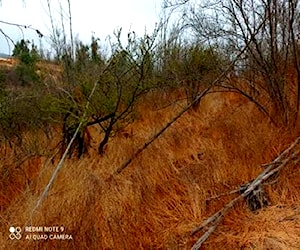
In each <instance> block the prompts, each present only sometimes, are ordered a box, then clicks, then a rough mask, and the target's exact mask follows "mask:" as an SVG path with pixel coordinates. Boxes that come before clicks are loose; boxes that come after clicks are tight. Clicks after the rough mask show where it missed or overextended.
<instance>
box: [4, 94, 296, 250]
mask: <svg viewBox="0 0 300 250" xmlns="http://www.w3.org/2000/svg"><path fill="white" fill-rule="evenodd" d="M151 95H152V96H150V97H147V98H148V99H145V102H144V103H143V104H140V106H139V109H140V110H139V111H140V112H139V113H140V115H139V117H138V118H137V120H136V121H134V123H133V124H130V125H129V126H128V127H126V128H125V129H124V130H123V131H122V132H121V133H119V134H118V135H117V136H115V137H113V138H111V139H110V141H109V144H108V147H107V149H106V154H105V155H103V156H101V157H100V156H98V155H97V154H96V153H95V152H93V151H92V152H90V156H88V157H86V158H83V159H82V160H78V161H77V160H76V161H75V160H67V161H66V162H65V165H64V167H63V168H62V169H61V171H60V173H59V175H58V178H57V179H56V180H55V182H54V185H53V187H52V188H51V190H50V192H49V194H48V196H47V198H46V199H45V200H44V202H43V203H42V205H41V206H40V207H39V208H38V209H37V210H36V211H33V209H34V207H35V205H36V203H37V200H38V199H39V197H40V195H41V193H42V192H43V190H44V188H45V186H46V184H47V182H48V181H49V179H50V177H51V174H52V172H53V170H54V168H55V166H54V165H51V164H50V163H49V162H48V161H47V160H46V159H45V158H32V159H30V160H28V161H26V162H24V163H22V164H21V168H15V167H14V165H13V164H14V158H13V155H5V154H3V155H1V157H2V159H3V161H2V163H1V165H0V172H1V179H0V184H1V189H0V202H1V214H0V218H1V220H0V221H1V222H0V229H1V232H2V235H1V237H0V246H1V248H2V249H189V248H190V247H191V246H192V245H193V244H194V243H195V242H196V240H197V237H199V234H197V235H195V236H193V237H191V236H190V232H191V230H192V229H193V228H194V227H196V226H198V225H199V224H200V223H201V222H202V221H203V220H204V219H205V218H207V217H208V216H209V215H211V214H212V213H214V212H215V211H217V210H218V209H220V208H221V207H222V206H223V205H224V204H225V203H226V202H228V201H229V200H230V199H231V198H233V197H234V195H227V196H222V197H221V198H219V199H210V198H211V197H213V196H215V195H218V194H221V193H226V192H230V191H231V190H234V189H237V188H238V187H239V186H240V185H242V184H243V183H245V182H248V181H250V180H251V179H253V178H255V176H256V175H257V174H258V173H260V172H261V171H262V168H261V167H260V166H261V165H262V164H264V163H267V162H269V161H271V160H272V159H273V158H274V157H275V156H276V155H277V154H279V153H280V152H281V151H282V150H283V149H284V148H285V147H287V146H288V145H289V143H290V142H291V141H292V140H293V139H294V138H295V136H296V135H297V131H298V130H297V129H294V130H293V131H290V130H288V129H284V128H276V127H275V126H273V125H272V124H270V123H269V122H268V120H267V118H266V117H264V116H263V115H262V114H261V113H260V112H259V111H258V110H257V108H256V107H255V106H254V105H253V104H252V103H249V102H248V101H245V99H243V98H241V97H239V96H236V95H234V94H226V93H215V94H211V95H208V96H206V97H205V98H204V99H203V101H202V103H201V104H200V106H199V109H198V110H197V111H195V110H194V111H189V112H187V113H186V114H184V115H183V116H182V117H181V118H180V119H179V120H178V121H177V122H176V123H174V124H173V125H172V126H171V127H170V128H169V129H168V130H167V131H166V132H165V133H164V134H163V135H162V136H161V137H159V138H158V139H157V140H156V141H155V142H154V143H153V144H151V145H150V146H149V147H148V148H147V150H145V151H144V152H142V153H141V154H140V155H139V156H138V157H137V158H136V159H134V161H133V162H132V163H131V165H129V166H128V168H127V169H126V170H124V172H122V173H121V174H120V175H118V176H115V177H114V178H111V179H108V177H109V176H110V175H111V174H112V173H113V172H114V170H116V169H117V168H118V167H119V166H120V165H121V164H122V163H123V162H124V161H126V160H127V159H128V158H130V157H131V156H132V155H133V154H134V152H135V150H136V149H137V148H139V147H140V145H143V143H145V141H146V140H147V138H150V136H151V135H153V134H154V133H156V132H157V131H159V129H160V128H161V127H162V126H163V125H164V124H165V123H166V122H168V121H169V119H170V118H171V117H172V116H173V115H174V114H175V113H176V112H177V111H178V110H179V109H180V105H182V104H183V102H181V103H180V102H179V103H177V104H173V105H169V106H168V107H167V108H164V109H161V107H162V106H163V105H162V103H157V102H152V101H151V100H154V99H156V100H157V99H158V98H157V95H159V94H157V93H152V94H151ZM170 95H171V96H172V97H173V96H175V97H176V98H178V96H179V93H172V94H170ZM175 97H174V99H175ZM153 98H154V99H153ZM171 99H172V98H170V100H171ZM166 101H167V100H166ZM93 133H96V131H94V132H93ZM8 163H9V164H8ZM20 169H22V170H23V171H20ZM25 175H26V176H27V178H28V179H29V180H30V182H29V183H27V184H26V181H25V179H26V178H25V179H24V176H25ZM299 175H300V173H299V167H298V165H297V166H288V168H286V169H284V170H283V171H282V173H281V174H280V177H279V179H278V180H277V182H276V183H275V184H273V185H270V186H268V187H267V191H268V195H269V198H270V201H271V205H270V206H269V207H267V208H265V209H263V210H261V211H259V212H258V213H257V214H254V213H252V212H250V211H249V210H248V209H247V207H246V205H245V203H244V202H240V203H239V204H238V205H237V206H236V207H235V208H234V210H233V211H231V212H230V214H228V215H227V216H226V217H225V220H224V222H223V223H222V224H221V225H220V226H219V227H218V228H217V230H216V231H215V232H214V233H213V235H212V236H211V237H210V238H209V239H208V241H207V242H206V243H205V244H204V247H203V249H299V247H300V240H299V239H300V230H299V229H300V217H299V215H300V203H299V200H300V194H299V191H298V190H299V187H300V182H299ZM11 225H16V226H17V225H20V226H22V227H23V226H30V225H33V226H53V225H59V226H64V227H65V232H66V233H68V234H72V236H73V240H70V241H59V240H47V241H43V240H37V241H33V240H25V239H24V238H22V240H20V241H16V240H9V238H8V235H9V232H8V228H9V227H10V226H11ZM24 237H25V233H24Z"/></svg>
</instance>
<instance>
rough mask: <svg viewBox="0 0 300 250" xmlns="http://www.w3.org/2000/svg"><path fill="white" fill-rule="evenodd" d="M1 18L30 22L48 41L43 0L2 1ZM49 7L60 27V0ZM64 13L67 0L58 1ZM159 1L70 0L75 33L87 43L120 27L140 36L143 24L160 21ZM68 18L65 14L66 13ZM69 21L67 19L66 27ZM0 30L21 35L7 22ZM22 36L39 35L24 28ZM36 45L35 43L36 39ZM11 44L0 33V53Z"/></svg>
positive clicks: (150, 25)
mask: <svg viewBox="0 0 300 250" xmlns="http://www.w3.org/2000/svg"><path fill="white" fill-rule="evenodd" d="M1 2H2V4H1V7H0V20H1V21H6V22H12V23H18V24H23V25H31V26H32V27H33V28H34V29H38V30H39V31H40V32H41V33H42V34H44V35H45V36H46V37H45V38H43V44H44V46H45V45H46V42H47V41H48V40H49V39H47V38H49V34H50V32H51V23H50V18H49V11H48V6H47V1H46V0H25V1H23V0H2V1H1ZM50 2H51V8H52V12H53V15H54V17H55V20H56V24H57V26H58V27H59V28H60V27H61V19H60V14H59V13H60V12H59V9H60V8H59V0H51V1H50ZM60 2H61V3H62V4H63V6H65V7H64V9H65V11H66V12H67V11H68V9H67V5H66V3H67V0H60ZM161 6H162V0H71V8H72V18H73V30H74V35H75V36H76V35H78V37H79V39H80V40H82V41H83V42H85V43H89V42H90V39H91V36H92V34H94V36H95V37H99V38H100V39H101V40H102V41H104V39H105V38H106V37H107V36H108V35H112V34H113V31H114V30H115V29H116V28H119V27H122V28H123V32H124V33H127V32H128V31H129V30H131V31H135V32H136V33H137V34H138V35H143V34H144V31H145V27H147V30H148V31H149V32H151V31H152V30H153V28H154V26H155V23H156V22H158V21H159V16H160V13H161ZM66 18H67V14H66ZM67 24H68V21H67V20H66V23H65V25H66V27H65V28H66V29H67V28H68V27H67ZM0 29H1V30H2V31H3V32H5V33H6V34H7V35H9V36H10V37H11V38H12V39H13V40H14V41H18V40H20V39H22V38H23V34H22V32H21V31H20V30H19V29H18V28H16V27H12V26H9V25H5V24H2V23H0ZM24 38H25V39H28V40H32V39H33V38H35V39H37V41H38V36H37V34H36V33H35V32H34V31H31V30H28V29H27V30H24ZM37 45H38V42H37ZM12 50H13V45H11V47H10V51H9V47H8V45H7V42H6V39H5V37H4V36H3V35H2V34H0V53H11V52H12Z"/></svg>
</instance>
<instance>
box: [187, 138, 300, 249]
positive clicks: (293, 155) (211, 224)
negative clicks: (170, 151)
mask: <svg viewBox="0 0 300 250" xmlns="http://www.w3.org/2000/svg"><path fill="white" fill-rule="evenodd" d="M299 154H300V137H298V138H297V139H296V140H295V141H294V142H293V143H292V144H291V145H290V146H289V147H288V148H287V149H285V150H284V151H283V152H282V153H281V154H280V155H279V156H278V157H276V158H275V159H274V160H273V161H272V162H270V163H268V164H263V165H262V166H263V167H266V166H267V168H266V169H265V170H264V171H262V173H260V174H259V175H258V176H257V177H256V179H254V180H253V181H251V182H249V183H247V184H246V185H244V186H245V187H246V190H245V191H243V193H241V194H240V195H239V196H238V197H236V198H234V199H233V200H231V201H230V202H229V203H227V204H226V205H225V206H224V207H223V208H222V209H220V210H219V211H217V212H216V213H215V214H213V215H212V216H210V217H209V218H207V219H206V220H205V221H204V222H202V223H201V225H199V226H198V227H196V228H194V229H193V230H192V232H191V236H193V235H195V234H196V233H197V232H199V231H200V230H202V229H203V228H205V227H207V226H208V229H207V230H206V231H205V233H204V234H203V235H202V236H201V237H200V238H199V239H198V240H197V242H196V243H195V244H194V246H193V247H192V250H196V249H199V248H200V247H201V245H202V243H203V242H205V241H206V240H207V239H208V237H209V236H210V235H211V234H212V233H213V232H214V231H215V229H216V228H217V226H218V225H219V223H220V222H221V221H222V219H223V218H224V217H225V215H226V214H227V213H228V212H229V210H230V209H231V208H233V206H234V205H235V204H236V203H237V202H238V201H239V200H241V199H242V198H244V199H245V198H247V197H248V196H249V195H250V194H251V193H252V192H253V191H254V190H255V189H257V188H258V187H259V186H261V185H262V184H263V183H264V182H265V181H267V180H268V179H269V178H270V177H272V176H274V175H275V174H277V173H279V171H280V170H281V169H283V168H284V167H285V166H287V165H288V164H289V163H291V162H293V163H297V162H299V161H300V159H299Z"/></svg>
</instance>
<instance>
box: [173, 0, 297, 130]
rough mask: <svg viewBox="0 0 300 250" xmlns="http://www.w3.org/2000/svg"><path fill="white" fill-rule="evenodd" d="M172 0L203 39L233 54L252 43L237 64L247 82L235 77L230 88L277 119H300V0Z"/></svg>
mask: <svg viewBox="0 0 300 250" xmlns="http://www.w3.org/2000/svg"><path fill="white" fill-rule="evenodd" d="M167 2H168V4H169V5H168V6H176V7H178V6H180V7H181V8H185V12H184V16H183V17H184V18H185V21H186V22H185V27H187V28H189V29H190V30H192V31H193V33H194V34H195V36H197V38H198V39H199V40H200V41H203V42H205V43H206V44H208V45H212V44H213V45H217V46H218V47H219V48H222V49H223V51H224V52H225V53H227V54H230V56H229V58H230V57H234V55H236V54H237V53H238V52H239V51H240V50H241V48H243V47H244V46H245V45H247V53H245V56H243V57H242V58H241V59H240V60H239V61H238V62H236V64H235V66H234V67H233V69H232V71H233V74H235V75H236V74H238V75H239V79H242V78H244V82H246V83H247V84H243V85H242V86H241V85H240V82H238V81H236V82H235V83H234V82H233V81H232V79H230V80H231V81H228V82H227V87H230V88H231V89H233V88H238V90H239V91H242V92H243V93H244V94H246V95H249V96H250V97H251V98H253V99H254V100H256V101H257V102H258V103H260V104H261V105H262V106H264V108H265V109H266V110H268V113H269V115H270V116H272V117H274V118H276V119H277V118H278V117H280V121H278V122H283V123H284V124H288V123H289V122H291V121H295V119H296V117H297V114H298V110H299V101H300V81H299V80H300V70H299V46H298V43H297V38H298V37H299V18H300V15H299V12H300V10H299V8H300V7H299V1H298V0H289V1H284V0H272V1H271V0H249V1H245V0H225V1H220V0H207V1H203V2H201V4H195V3H193V1H191V0H190V1H176V0H175V1H167ZM187 10H188V11H187ZM291 74H293V75H295V76H296V77H294V78H293V77H291V76H290V75H291ZM228 84H229V85H228ZM223 86H224V85H223ZM295 89H296V91H294V90H295ZM253 90H255V91H253ZM295 93H296V94H295ZM270 104H271V105H270ZM278 120H279V119H278Z"/></svg>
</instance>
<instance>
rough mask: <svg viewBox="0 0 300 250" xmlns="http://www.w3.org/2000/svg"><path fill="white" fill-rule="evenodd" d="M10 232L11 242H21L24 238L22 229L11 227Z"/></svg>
mask: <svg viewBox="0 0 300 250" xmlns="http://www.w3.org/2000/svg"><path fill="white" fill-rule="evenodd" d="M9 232H10V234H9V238H10V239H11V240H20V239H21V238H22V234H21V232H22V229H21V228H20V227H10V228H9Z"/></svg>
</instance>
